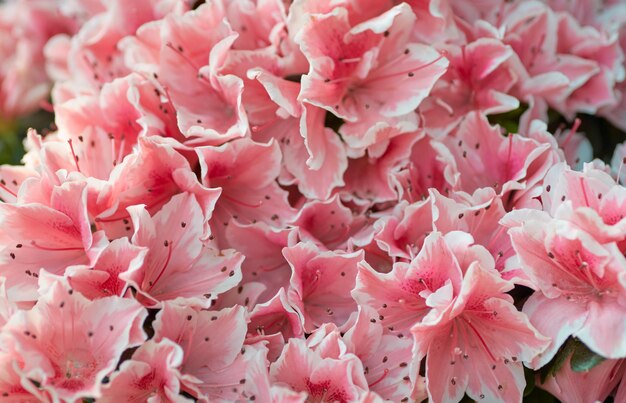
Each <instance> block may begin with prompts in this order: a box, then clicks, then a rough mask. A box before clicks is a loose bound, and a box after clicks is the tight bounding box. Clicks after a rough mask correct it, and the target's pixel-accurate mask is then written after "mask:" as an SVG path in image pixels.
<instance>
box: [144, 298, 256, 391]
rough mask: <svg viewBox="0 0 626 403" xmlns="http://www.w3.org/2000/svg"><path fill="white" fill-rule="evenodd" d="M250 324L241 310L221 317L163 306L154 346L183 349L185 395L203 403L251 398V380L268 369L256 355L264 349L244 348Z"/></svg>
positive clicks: (182, 369)
mask: <svg viewBox="0 0 626 403" xmlns="http://www.w3.org/2000/svg"><path fill="white" fill-rule="evenodd" d="M246 322H247V319H246V314H245V309H244V308H243V307H240V306H239V307H236V308H229V309H223V310H221V311H219V312H216V311H206V310H202V311H196V310H194V309H193V308H191V307H180V306H176V305H172V304H169V303H166V304H164V306H163V309H162V310H161V311H160V312H159V314H158V315H157V318H156V321H155V322H154V325H153V326H154V330H155V340H156V341H160V340H163V339H169V340H172V341H174V342H175V343H177V344H178V345H180V346H181V347H182V349H183V352H184V354H183V359H182V363H181V364H180V367H179V371H180V374H181V378H180V380H181V385H182V388H181V389H182V390H184V391H187V392H189V393H190V394H191V395H192V396H194V397H196V398H199V399H201V400H202V401H207V400H209V401H220V402H227V401H234V400H237V399H240V398H247V397H251V395H250V393H249V392H250V391H251V390H253V389H254V388H255V385H254V382H252V380H250V381H248V379H247V378H248V376H249V375H251V374H253V373H255V371H253V368H256V367H257V366H258V365H261V366H265V365H266V363H265V358H264V357H258V356H257V354H256V352H257V351H263V349H262V348H261V347H259V346H257V345H252V346H247V345H246V346H244V344H243V343H244V340H245V337H246V332H247V325H246ZM259 349H260V350H259Z"/></svg>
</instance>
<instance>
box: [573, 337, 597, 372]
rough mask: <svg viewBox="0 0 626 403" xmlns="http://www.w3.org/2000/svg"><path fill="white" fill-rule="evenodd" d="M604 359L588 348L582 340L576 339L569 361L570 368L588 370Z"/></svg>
mask: <svg viewBox="0 0 626 403" xmlns="http://www.w3.org/2000/svg"><path fill="white" fill-rule="evenodd" d="M604 360H605V358H604V357H602V356H600V355H598V354H596V353H594V352H593V351H591V350H589V348H588V347H587V346H585V345H584V344H583V343H582V342H580V341H577V342H576V347H575V348H574V353H573V354H572V359H571V361H570V368H572V371H575V372H584V371H589V370H590V369H592V368H593V367H595V366H596V365H598V364H600V363H602V361H604Z"/></svg>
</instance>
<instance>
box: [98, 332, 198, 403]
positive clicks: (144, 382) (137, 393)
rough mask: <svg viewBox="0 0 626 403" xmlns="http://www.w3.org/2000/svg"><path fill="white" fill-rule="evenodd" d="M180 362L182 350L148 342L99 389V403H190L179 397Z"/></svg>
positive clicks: (168, 341) (164, 343) (177, 347)
mask: <svg viewBox="0 0 626 403" xmlns="http://www.w3.org/2000/svg"><path fill="white" fill-rule="evenodd" d="M182 361H183V349H182V348H181V347H180V346H179V345H177V344H176V343H174V342H172V341H170V340H168V339H163V340H161V341H159V342H158V343H157V342H155V341H154V340H148V341H146V342H145V343H144V344H142V345H141V347H139V349H138V350H137V351H135V353H134V354H133V356H132V357H131V359H130V360H127V361H124V362H123V363H122V365H121V366H120V369H119V370H118V371H116V372H114V373H113V375H112V376H111V380H110V381H109V383H107V384H106V385H105V386H104V387H103V388H102V397H100V398H99V399H98V401H102V402H111V403H115V402H122V401H124V402H137V403H139V402H143V401H146V402H149V403H158V402H176V403H183V402H191V401H192V400H191V399H189V398H186V397H184V396H181V395H180V394H179V392H180V380H179V376H180V374H179V372H178V367H180V365H181V363H182Z"/></svg>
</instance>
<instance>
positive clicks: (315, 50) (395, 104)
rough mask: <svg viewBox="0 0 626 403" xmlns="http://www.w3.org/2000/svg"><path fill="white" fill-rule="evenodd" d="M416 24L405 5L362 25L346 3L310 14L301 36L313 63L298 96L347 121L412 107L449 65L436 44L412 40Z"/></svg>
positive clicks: (388, 115)
mask: <svg viewBox="0 0 626 403" xmlns="http://www.w3.org/2000/svg"><path fill="white" fill-rule="evenodd" d="M413 24H415V15H414V14H413V13H412V11H411V9H410V7H408V6H407V5H399V6H396V7H394V8H392V9H391V10H389V11H387V12H385V13H383V14H381V15H378V16H376V17H374V18H372V19H370V20H367V21H364V22H361V23H360V24H358V25H351V23H350V21H349V18H348V11H347V10H346V9H345V8H335V9H333V10H332V11H331V12H329V13H327V14H312V15H311V16H309V18H308V21H307V22H306V25H305V26H304V27H303V28H302V29H301V30H300V31H299V32H298V36H297V41H298V42H299V43H300V47H301V49H302V51H303V53H304V54H305V55H306V57H307V59H308V60H309V63H310V66H311V67H310V70H309V73H308V74H307V75H305V76H304V77H303V80H302V91H301V93H300V99H302V100H303V101H306V102H309V103H311V104H313V105H316V106H319V107H321V108H324V109H326V110H328V111H329V112H331V113H333V114H335V115H336V116H338V117H340V118H342V119H344V120H346V121H347V122H357V121H359V120H361V119H363V118H366V119H367V116H368V115H371V114H372V113H375V114H378V115H379V116H380V117H381V120H385V118H393V117H398V116H402V115H406V114H408V113H411V112H412V111H413V110H414V109H415V108H417V107H418V106H419V104H420V103H421V101H422V100H423V99H424V98H425V97H426V96H427V95H428V93H429V92H430V90H431V88H432V87H433V85H434V83H435V82H436V81H437V79H438V78H439V77H440V76H441V75H442V74H443V73H444V72H445V70H446V67H447V65H448V62H447V60H446V59H445V58H444V57H443V56H441V55H440V54H439V53H438V52H437V51H435V50H434V49H433V48H430V47H427V46H425V45H421V44H417V43H411V42H410V39H409V37H410V35H411V30H412V27H413ZM329 44H332V45H329ZM346 141H347V142H348V144H351V142H352V140H350V139H348V138H346ZM363 145H365V146H367V145H369V144H363Z"/></svg>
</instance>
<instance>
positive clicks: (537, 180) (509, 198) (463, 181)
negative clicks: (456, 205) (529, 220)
mask: <svg viewBox="0 0 626 403" xmlns="http://www.w3.org/2000/svg"><path fill="white" fill-rule="evenodd" d="M444 141H445V143H446V145H447V146H448V148H449V149H450V151H451V152H452V154H453V155H454V158H455V165H456V170H457V171H458V172H459V180H458V183H457V186H456V187H457V189H459V190H462V191H464V192H467V193H470V194H471V193H473V192H474V191H475V190H477V189H479V188H482V187H493V188H494V189H495V190H496V192H497V194H499V195H500V196H501V197H502V198H503V200H504V201H505V203H504V205H505V207H506V208H507V209H510V208H512V207H513V206H515V205H517V204H520V203H527V200H528V199H531V198H533V197H536V196H538V195H539V192H540V184H541V181H542V180H543V178H544V176H545V175H546V172H547V171H548V169H549V168H550V167H551V166H552V165H554V164H555V163H557V162H558V161H559V155H558V153H557V152H556V150H554V149H553V148H552V147H551V145H550V144H548V143H540V142H538V141H536V140H533V139H530V138H526V137H523V136H521V135H515V134H510V135H509V136H507V137H504V136H503V135H501V134H500V131H499V129H498V127H494V126H491V125H490V124H489V122H488V121H487V118H486V117H484V116H483V115H480V114H478V113H471V114H469V115H467V117H466V119H465V120H464V122H463V123H461V125H460V126H459V129H458V131H457V133H456V136H455V137H447V138H446V139H445V140H444Z"/></svg>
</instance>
